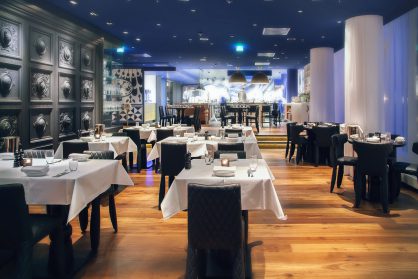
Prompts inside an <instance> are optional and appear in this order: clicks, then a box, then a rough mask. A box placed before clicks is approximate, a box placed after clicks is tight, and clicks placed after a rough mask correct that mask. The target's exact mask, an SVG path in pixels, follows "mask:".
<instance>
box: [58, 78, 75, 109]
mask: <svg viewBox="0 0 418 279" xmlns="http://www.w3.org/2000/svg"><path fill="white" fill-rule="evenodd" d="M74 78H75V77H74V76H73V75H67V74H63V73H60V75H59V77H58V84H59V90H58V91H59V92H58V95H59V96H58V97H59V101H60V102H68V101H71V102H73V101H75V87H74Z"/></svg>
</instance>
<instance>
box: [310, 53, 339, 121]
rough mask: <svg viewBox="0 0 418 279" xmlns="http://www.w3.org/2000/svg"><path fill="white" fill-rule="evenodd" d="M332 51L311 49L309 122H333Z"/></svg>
mask: <svg viewBox="0 0 418 279" xmlns="http://www.w3.org/2000/svg"><path fill="white" fill-rule="evenodd" d="M334 107H335V104H334V49H333V48H327V47H321V48H313V49H311V100H310V104H309V121H314V122H321V121H322V122H333V121H334V119H335V112H334Z"/></svg>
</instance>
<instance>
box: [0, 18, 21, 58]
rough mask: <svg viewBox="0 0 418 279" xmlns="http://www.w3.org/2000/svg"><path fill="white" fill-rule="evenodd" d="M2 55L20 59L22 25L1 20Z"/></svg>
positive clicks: (0, 41)
mask: <svg viewBox="0 0 418 279" xmlns="http://www.w3.org/2000/svg"><path fill="white" fill-rule="evenodd" d="M0 55H4V56H10V57H20V24H18V23H14V22H11V21H9V20H6V19H2V18H0Z"/></svg>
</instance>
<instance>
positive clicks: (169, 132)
mask: <svg viewBox="0 0 418 279" xmlns="http://www.w3.org/2000/svg"><path fill="white" fill-rule="evenodd" d="M173 136H174V130H173V129H156V137H157V142H159V141H162V140H164V139H166V138H168V137H173ZM159 169H160V159H158V158H157V159H156V160H155V173H157V172H158V170H159Z"/></svg>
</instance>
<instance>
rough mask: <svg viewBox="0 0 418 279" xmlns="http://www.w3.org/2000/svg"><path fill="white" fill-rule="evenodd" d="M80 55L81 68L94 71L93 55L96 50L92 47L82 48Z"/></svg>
mask: <svg viewBox="0 0 418 279" xmlns="http://www.w3.org/2000/svg"><path fill="white" fill-rule="evenodd" d="M80 54H81V55H80V57H81V63H80V65H81V70H82V71H85V72H90V73H93V72H94V61H93V56H94V51H93V49H90V48H83V47H82V48H81V52H80Z"/></svg>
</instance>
